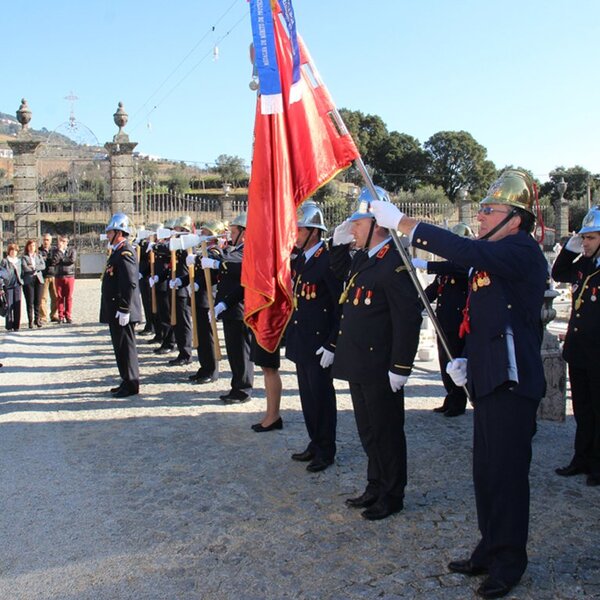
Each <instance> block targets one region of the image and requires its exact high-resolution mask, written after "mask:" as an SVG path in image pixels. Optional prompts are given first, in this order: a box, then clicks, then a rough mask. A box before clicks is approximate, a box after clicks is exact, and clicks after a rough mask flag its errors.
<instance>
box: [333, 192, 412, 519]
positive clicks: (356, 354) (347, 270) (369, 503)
mask: <svg viewBox="0 0 600 600" xmlns="http://www.w3.org/2000/svg"><path fill="white" fill-rule="evenodd" d="M377 192H378V195H379V197H380V198H384V199H386V200H388V201H389V198H388V195H387V193H386V192H385V191H384V190H382V189H381V188H377ZM371 201H372V196H371V193H370V192H369V190H368V189H366V188H365V189H363V190H362V192H361V194H360V195H359V199H358V207H357V210H356V212H354V213H353V214H352V216H351V217H350V219H349V220H348V221H347V222H345V223H343V224H342V225H340V226H338V228H337V229H336V231H335V233H334V240H333V243H334V246H333V248H332V267H333V268H334V269H335V272H336V273H337V274H338V276H339V275H342V276H343V275H346V284H345V288H344V291H343V293H342V295H341V297H340V303H341V304H342V307H343V312H342V316H341V321H340V329H339V332H338V337H337V342H336V349H335V358H334V362H333V376H334V377H335V378H337V379H343V380H345V381H348V382H349V384H350V394H351V397H352V404H353V406H354V415H355V418H356V425H357V429H358V434H359V436H360V440H361V443H362V445H363V448H364V450H365V452H366V454H367V458H368V467H367V480H368V484H367V487H366V489H365V491H364V493H363V494H361V495H360V496H358V497H356V498H349V499H348V500H346V504H347V505H348V506H351V507H355V508H365V509H366V510H364V511H363V512H362V515H363V517H364V518H365V519H369V520H376V519H384V518H386V517H388V516H389V515H391V514H393V513H396V512H398V511H400V510H402V508H403V504H404V488H405V487H406V438H405V435H404V389H403V388H404V384H405V383H406V381H407V379H408V376H409V375H410V373H411V370H412V365H413V360H414V357H415V354H416V351H417V346H418V344H419V330H420V327H421V320H422V318H421V310H422V308H421V304H420V302H419V300H418V296H417V293H416V291H415V288H414V286H413V285H412V283H411V281H410V278H409V275H408V272H407V270H406V268H405V267H404V266H403V263H402V259H401V257H400V255H399V254H398V252H397V250H396V248H395V247H394V245H393V243H392V240H391V238H390V236H389V234H388V232H387V231H386V230H385V229H383V228H382V227H379V226H377V225H376V223H375V220H374V218H373V216H372V214H371V213H370V211H369V207H370V204H371ZM348 230H350V231H348ZM352 238H354V240H355V245H356V247H357V248H359V251H358V252H356V253H355V254H354V256H353V257H352V258H351V255H350V253H349V242H350V240H351V239H352Z"/></svg>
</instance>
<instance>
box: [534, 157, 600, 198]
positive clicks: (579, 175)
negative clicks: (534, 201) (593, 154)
mask: <svg viewBox="0 0 600 600" xmlns="http://www.w3.org/2000/svg"><path fill="white" fill-rule="evenodd" d="M549 177H550V179H549V181H547V182H545V183H544V184H543V185H542V187H541V190H540V193H541V194H543V195H544V196H550V197H551V198H552V200H553V201H556V200H558V198H559V196H560V194H559V193H558V189H557V187H556V186H557V185H558V183H559V182H560V181H561V180H562V179H563V178H564V180H565V183H566V184H567V190H566V192H565V198H566V199H567V200H576V199H579V198H587V194H588V185H589V186H590V190H591V191H592V192H594V191H595V190H596V189H597V185H598V182H597V181H596V179H595V177H594V176H592V174H591V173H590V172H589V171H588V170H587V169H584V168H583V167H580V166H579V165H576V166H574V167H569V168H568V169H567V168H565V167H562V166H560V167H556V168H555V169H552V171H550V173H549Z"/></svg>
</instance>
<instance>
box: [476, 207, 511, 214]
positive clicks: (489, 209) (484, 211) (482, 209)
mask: <svg viewBox="0 0 600 600" xmlns="http://www.w3.org/2000/svg"><path fill="white" fill-rule="evenodd" d="M477 212H478V214H480V215H491V214H492V213H502V214H504V215H507V214H508V213H509V212H511V211H510V210H500V209H499V208H493V207H492V206H480V207H479V208H478V209H477Z"/></svg>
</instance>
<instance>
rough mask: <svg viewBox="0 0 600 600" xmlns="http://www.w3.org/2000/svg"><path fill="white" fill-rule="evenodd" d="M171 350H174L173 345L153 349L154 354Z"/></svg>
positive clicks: (166, 352)
mask: <svg viewBox="0 0 600 600" xmlns="http://www.w3.org/2000/svg"><path fill="white" fill-rule="evenodd" d="M173 350H175V348H173V346H161V347H160V348H156V349H155V350H154V354H169V352H173Z"/></svg>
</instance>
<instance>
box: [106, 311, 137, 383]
mask: <svg viewBox="0 0 600 600" xmlns="http://www.w3.org/2000/svg"><path fill="white" fill-rule="evenodd" d="M108 327H109V329H110V339H111V340H112V345H113V350H114V352H115V358H116V359H117V367H118V368H119V375H120V376H121V379H122V380H123V383H124V384H125V385H126V386H127V389H129V390H130V391H136V392H137V391H138V389H139V386H140V368H139V365H138V355H137V348H136V346H135V330H134V327H135V326H134V325H133V323H129V324H128V325H125V327H121V325H119V323H118V321H115V322H113V321H111V322H110V323H109V325H108Z"/></svg>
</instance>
